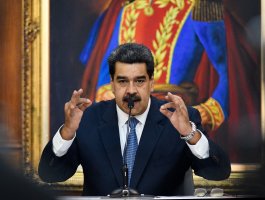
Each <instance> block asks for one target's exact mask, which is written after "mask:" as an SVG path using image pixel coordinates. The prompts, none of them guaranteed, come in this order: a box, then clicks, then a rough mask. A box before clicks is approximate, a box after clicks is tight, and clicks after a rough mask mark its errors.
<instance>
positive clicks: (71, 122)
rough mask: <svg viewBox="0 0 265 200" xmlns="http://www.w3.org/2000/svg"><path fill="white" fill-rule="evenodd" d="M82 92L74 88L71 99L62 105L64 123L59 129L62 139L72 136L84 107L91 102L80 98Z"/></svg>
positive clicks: (68, 138) (71, 137) (69, 138)
mask: <svg viewBox="0 0 265 200" xmlns="http://www.w3.org/2000/svg"><path fill="white" fill-rule="evenodd" d="M82 94H83V89H79V90H78V91H76V90H74V92H73V94H72V97H71V100H70V101H69V102H67V103H66V104H65V105H64V115H65V123H64V126H63V128H62V130H61V136H62V138H63V139H64V140H71V139H73V138H74V136H75V133H76V130H77V129H78V127H79V123H80V121H81V118H82V116H83V113H84V111H85V109H87V108H88V107H89V106H90V105H91V104H92V102H91V100H89V99H87V98H81V95H82Z"/></svg>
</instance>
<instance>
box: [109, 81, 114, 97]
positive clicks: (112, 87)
mask: <svg viewBox="0 0 265 200" xmlns="http://www.w3.org/2000/svg"><path fill="white" fill-rule="evenodd" d="M110 86H111V91H112V93H113V94H114V83H113V80H112V78H111V80H110Z"/></svg>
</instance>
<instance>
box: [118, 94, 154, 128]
mask: <svg viewBox="0 0 265 200" xmlns="http://www.w3.org/2000/svg"><path fill="white" fill-rule="evenodd" d="M150 105H151V99H150V98H149V100H148V105H147V108H146V110H145V111H144V113H142V114H141V115H136V116H134V117H135V118H136V119H137V120H138V121H139V122H140V123H141V124H145V121H146V118H147V114H148V112H149V109H150ZM116 109H117V114H118V123H119V126H123V125H124V124H125V123H126V122H127V120H128V117H129V116H128V114H127V113H125V112H123V111H122V110H121V109H120V108H119V106H118V105H117V104H116Z"/></svg>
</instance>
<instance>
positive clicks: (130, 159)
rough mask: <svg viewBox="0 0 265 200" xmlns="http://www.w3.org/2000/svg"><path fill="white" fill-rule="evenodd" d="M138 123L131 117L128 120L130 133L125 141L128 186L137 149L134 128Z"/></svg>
mask: <svg viewBox="0 0 265 200" xmlns="http://www.w3.org/2000/svg"><path fill="white" fill-rule="evenodd" d="M138 122H139V121H138V120H137V119H136V118H134V117H131V118H130V119H129V126H130V132H129V135H128V140H127V152H125V153H126V162H127V167H128V183H129V185H130V181H131V175H132V170H133V164H134V159H135V154H136V151H137V147H138V142H137V136H136V131H135V127H136V125H137V124H138Z"/></svg>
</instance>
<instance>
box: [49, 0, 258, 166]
mask: <svg viewBox="0 0 265 200" xmlns="http://www.w3.org/2000/svg"><path fill="white" fill-rule="evenodd" d="M50 31H51V32H50V33H51V38H50V133H51V135H53V134H55V132H56V131H57V130H58V128H59V127H60V126H61V125H62V123H63V122H64V110H63V109H64V104H65V103H66V102H67V101H69V99H70V97H71V95H72V92H73V90H75V89H79V88H83V89H84V91H85V92H84V93H85V95H86V97H88V98H90V99H91V100H93V101H102V100H108V99H112V98H114V95H113V93H112V92H111V88H110V77H109V71H108V64H107V58H108V56H109V54H110V52H111V51H112V50H113V49H114V48H115V47H116V46H117V45H119V44H123V43H127V42H137V43H142V44H144V45H146V46H148V47H149V48H150V49H151V51H152V53H153V56H154V60H155V74H154V81H155V85H154V92H153V94H152V95H154V96H157V97H158V98H162V99H163V98H164V96H165V95H166V93H167V92H172V93H174V94H177V95H180V96H181V97H182V98H183V99H184V101H185V102H186V104H187V105H189V106H193V107H195V108H197V109H198V110H199V112H200V114H201V117H202V122H203V126H204V128H205V129H206V130H207V132H208V134H209V136H210V137H211V138H212V139H213V140H214V141H215V142H216V143H217V144H219V145H220V146H222V147H223V148H224V149H225V150H226V151H227V152H228V153H229V156H230V159H231V161H232V163H246V164H250V163H259V162H260V161H261V152H262V151H261V148H262V146H261V144H262V131H261V103H262V102H261V92H260V91H261V77H260V73H261V63H260V49H261V47H260V1H259V0H254V1H253V0H243V1H229V0H134V1H133V0H131V1H126V0H106V1H103V0H100V1H96V0H92V1H86V0H77V1H67V2H66V1H62V0H57V1H51V17H50ZM253 155H255V156H253Z"/></svg>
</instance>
